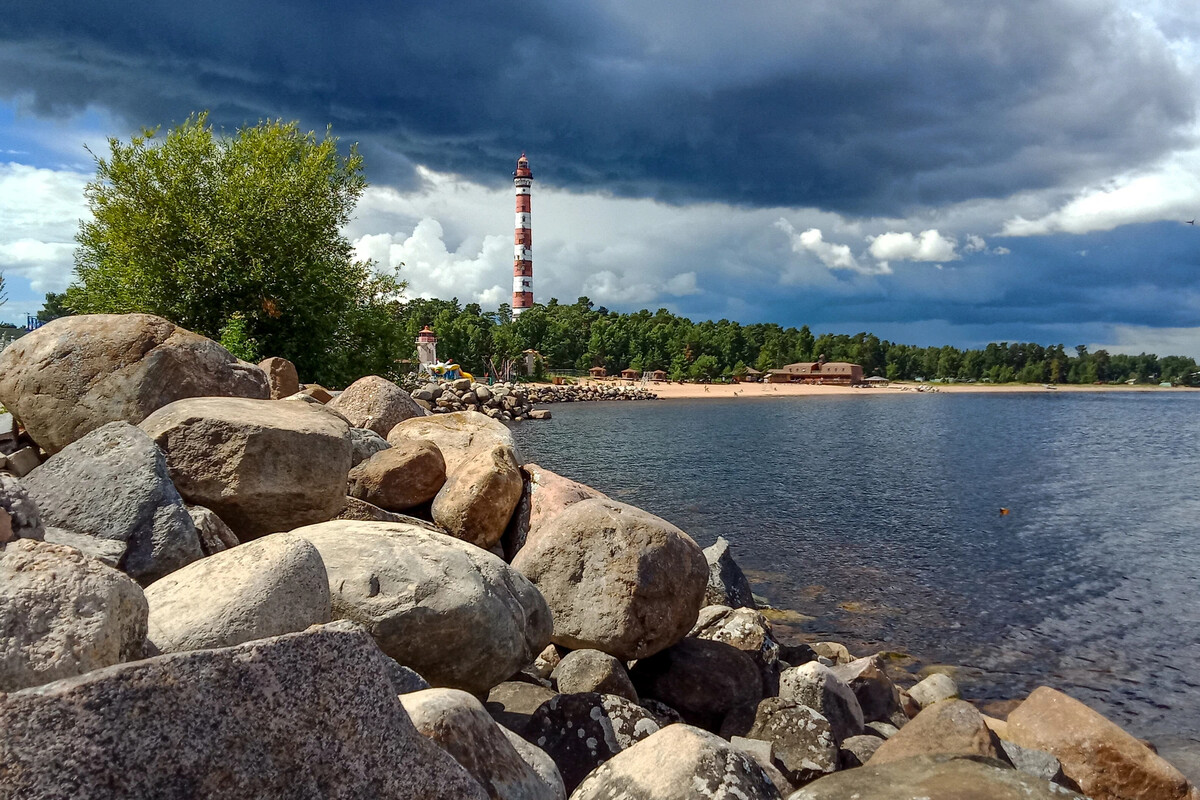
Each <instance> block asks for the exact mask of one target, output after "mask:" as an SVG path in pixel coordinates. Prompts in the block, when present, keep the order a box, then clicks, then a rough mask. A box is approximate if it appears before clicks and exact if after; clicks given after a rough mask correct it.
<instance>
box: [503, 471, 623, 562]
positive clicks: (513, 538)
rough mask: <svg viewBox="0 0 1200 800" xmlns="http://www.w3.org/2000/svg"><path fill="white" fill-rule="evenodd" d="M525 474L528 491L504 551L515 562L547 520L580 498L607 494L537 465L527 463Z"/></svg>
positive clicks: (505, 539) (507, 534)
mask: <svg viewBox="0 0 1200 800" xmlns="http://www.w3.org/2000/svg"><path fill="white" fill-rule="evenodd" d="M521 471H522V472H523V473H524V477H525V490H524V491H523V492H522V494H521V499H520V502H518V504H517V508H516V510H515V511H514V512H513V515H512V519H511V520H510V521H509V524H508V530H506V531H505V532H504V552H505V555H506V556H507V557H508V559H509V560H510V561H511V560H512V559H513V557H514V556H516V554H517V552H518V551H519V550H520V549H521V548H522V547H524V546H525V542H526V541H528V539H529V537H531V536H534V535H536V534H537V532H538V530H539V529H541V527H542V526H543V525H544V524H545V522H546V520H548V519H550V518H551V517H553V516H554V515H555V514H557V513H558V512H560V511H562V510H563V509H565V508H568V507H569V506H572V505H574V504H575V503H578V502H579V501H580V500H589V499H591V498H594V497H605V495H604V494H602V493H601V492H599V491H597V490H596V489H593V488H592V487H590V486H585V485H584V484H582V483H578V482H576V481H573V480H571V479H570V478H564V477H563V476H562V475H559V474H557V473H555V472H551V471H550V470H548V469H545V468H544V467H540V466H538V465H537V464H526V465H525V466H524V467H522V468H521Z"/></svg>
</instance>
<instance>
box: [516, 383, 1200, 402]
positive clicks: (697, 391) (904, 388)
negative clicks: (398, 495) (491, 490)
mask: <svg viewBox="0 0 1200 800" xmlns="http://www.w3.org/2000/svg"><path fill="white" fill-rule="evenodd" d="M548 385H549V384H540V383H539V384H530V386H538V387H540V386H548ZM575 385H576V386H581V387H582V386H590V387H601V388H602V387H614V386H626V387H639V388H645V389H647V390H649V391H651V392H654V393H655V394H657V395H658V397H659V399H660V400H708V399H714V400H715V399H726V400H732V399H735V398H736V399H742V398H756V397H758V398H761V397H832V396H843V395H854V396H858V397H875V396H879V395H888V394H892V395H914V394H996V393H1006V394H1014V393H1015V394H1054V393H1060V392H1061V393H1080V392H1100V393H1126V394H1127V393H1130V392H1135V393H1149V392H1164V393H1165V392H1171V393H1179V394H1184V393H1189V392H1197V391H1200V390H1198V389H1194V388H1191V387H1185V386H1171V387H1166V386H1148V385H1141V386H1128V385H1125V384H1119V385H1108V384H1105V385H1102V386H1096V385H1094V384H1093V385H1083V384H1060V385H1059V386H1058V388H1056V389H1048V388H1046V386H1045V385H1044V384H1034V383H1012V384H979V383H916V382H912V381H898V382H896V383H893V384H891V385H889V386H882V387H878V388H876V387H861V388H860V387H853V386H814V385H809V384H800V383H731V384H717V383H713V384H699V383H685V384H682V385H681V384H678V383H669V382H666V381H658V382H656V381H647V382H644V383H643V382H642V381H622V380H593V379H585V380H581V381H578V382H577V383H576V384H575ZM934 390H936V391H934Z"/></svg>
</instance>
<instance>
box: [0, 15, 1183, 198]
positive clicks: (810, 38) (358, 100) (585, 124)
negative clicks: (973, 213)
mask: <svg viewBox="0 0 1200 800" xmlns="http://www.w3.org/2000/svg"><path fill="white" fill-rule="evenodd" d="M0 5H6V6H8V10H7V11H6V12H5V14H4V16H5V24H4V25H3V26H0V92H4V93H6V94H7V95H8V96H10V97H23V98H29V99H30V102H32V104H33V106H34V108H36V109H37V110H38V111H39V112H40V113H45V114H55V113H64V112H67V111H71V110H76V109H79V108H82V107H85V106H87V105H89V104H94V105H98V106H101V107H107V108H111V109H113V110H115V111H116V112H117V113H119V114H121V115H122V116H124V117H125V118H126V119H128V120H129V121H130V122H131V123H133V124H138V125H140V124H151V125H153V124H160V123H166V124H170V123H171V122H177V121H179V120H181V119H183V118H184V117H186V116H187V114H188V113H190V112H192V111H194V110H199V109H204V108H209V109H212V110H213V112H214V114H213V116H214V120H215V121H217V122H219V123H222V124H226V125H236V124H240V123H242V122H245V121H254V120H257V119H258V118H260V117H264V116H284V117H289V118H290V117H297V118H300V119H301V120H302V121H303V122H304V124H306V125H310V126H314V127H323V126H324V125H325V124H326V123H332V124H333V126H334V130H335V133H337V134H339V135H341V136H343V138H349V139H359V140H361V141H362V143H363V146H364V149H365V151H366V155H367V156H368V158H369V159H370V161H369V169H370V171H371V173H372V177H373V178H374V179H375V180H376V181H392V182H399V181H400V179H401V178H402V177H403V176H404V175H405V174H407V173H408V172H409V171H410V170H411V165H412V164H413V163H423V164H427V165H429V166H431V167H433V168H435V169H438V170H447V171H455V172H458V173H461V174H463V175H466V176H469V177H472V178H475V179H479V180H483V181H485V182H491V183H494V182H496V181H498V180H502V179H503V172H500V170H502V169H507V167H508V162H510V161H511V160H512V158H513V156H514V155H515V154H516V153H517V152H519V151H520V150H522V149H525V150H528V151H530V152H531V154H535V155H536V159H535V170H536V171H538V172H539V173H540V174H543V175H545V176H546V177H547V178H548V179H549V180H550V181H552V182H553V183H555V184H557V185H562V186H567V187H571V188H577V189H592V188H607V189H610V190H612V191H614V192H616V193H618V194H628V195H650V196H655V197H658V198H662V199H666V200H671V201H677V202H686V201H691V200H697V199H703V200H728V201H732V202H737V203H744V204H749V205H773V204H780V205H792V206H799V205H812V206H819V207H822V208H828V209H835V210H841V211H848V212H855V213H868V214H889V215H897V214H903V213H905V212H906V211H908V210H911V209H912V208H914V207H917V206H923V205H938V204H942V203H946V202H951V201H955V200H960V199H964V198H970V197H981V196H1005V195H1008V194H1011V193H1013V192H1015V191H1019V190H1023V189H1031V188H1043V187H1049V186H1056V185H1060V184H1062V183H1063V182H1070V181H1079V180H1087V179H1094V178H1097V177H1107V176H1109V175H1111V174H1112V171H1113V168H1114V164H1116V165H1118V166H1119V167H1120V168H1129V167H1133V166H1136V165H1138V164H1142V163H1145V162H1147V161H1149V160H1151V159H1153V158H1155V157H1156V156H1158V155H1160V154H1162V153H1163V152H1165V151H1166V150H1167V149H1169V148H1170V147H1171V146H1173V145H1174V144H1177V143H1178V139H1177V137H1178V135H1179V131H1180V130H1181V127H1182V126H1184V125H1185V124H1186V123H1188V122H1189V121H1190V120H1191V118H1192V114H1193V112H1194V108H1193V95H1192V90H1191V87H1190V86H1189V85H1187V82H1186V79H1185V77H1184V76H1183V75H1181V74H1180V73H1179V71H1178V70H1177V69H1176V67H1175V66H1174V64H1173V63H1172V62H1171V61H1170V60H1169V58H1168V57H1167V56H1166V55H1165V48H1163V47H1162V46H1161V43H1156V42H1154V41H1151V40H1150V39H1149V38H1148V37H1152V34H1149V33H1146V32H1145V31H1144V30H1143V29H1142V28H1140V27H1139V26H1138V25H1136V24H1133V23H1132V22H1131V20H1130V19H1129V18H1127V17H1125V16H1122V14H1121V12H1119V10H1117V9H1115V8H1113V7H1110V6H1108V5H1106V4H1103V3H1092V4H1086V7H1084V6H1085V4H1079V3H1067V2H1061V3H1056V2H1033V1H1032V0H1029V1H1028V2H1025V1H1023V0H1014V1H1013V2H1008V3H1003V4H992V5H989V6H977V5H974V4H964V3H952V2H946V3H937V2H907V3H897V2H894V0H871V1H868V0H861V1H860V2H836V3H835V2H811V3H793V4H768V5H762V6H756V8H755V11H754V12H753V14H752V15H749V14H747V15H745V16H743V15H741V14H739V12H738V10H737V6H735V5H732V4H728V3H723V4H717V3H693V4H686V5H680V4H675V3H670V4H668V3H661V2H651V1H649V0H644V1H643V2H639V3H620V2H608V3H602V2H596V3H592V4H566V3H559V2H526V3H521V4H515V5H502V4H498V3H495V2H461V1H460V2H447V3H420V4H401V3H383V2H373V3H366V2H343V3H338V4H333V3H328V2H324V0H300V1H299V2H292V3H287V4H280V3H266V2H262V0H238V2H231V1H230V0H214V1H213V2H207V3H204V4H183V3H176V4H170V5H168V4H161V3H158V2H149V0H142V2H124V3H121V4H119V5H116V4H97V3H94V2H87V1H86V0H59V1H58V2H53V3H49V2H44V3H25V4H22V5H20V7H19V8H15V7H14V6H15V4H14V3H8V2H5V3H0ZM102 5H103V6H105V7H104V8H101V6H102Z"/></svg>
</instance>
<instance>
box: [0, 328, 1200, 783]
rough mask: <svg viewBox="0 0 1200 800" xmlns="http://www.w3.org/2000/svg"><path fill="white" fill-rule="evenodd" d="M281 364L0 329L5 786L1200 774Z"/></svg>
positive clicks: (176, 345) (505, 441)
mask: <svg viewBox="0 0 1200 800" xmlns="http://www.w3.org/2000/svg"><path fill="white" fill-rule="evenodd" d="M289 366H290V365H283V364H278V363H274V364H269V365H267V366H266V367H263V368H259V367H255V366H254V365H250V364H244V363H242V362H238V361H237V360H236V359H234V358H233V357H232V356H230V355H229V354H228V353H227V352H225V351H224V350H222V349H221V348H220V347H219V346H218V345H216V344H215V343H212V342H209V341H208V340H204V339H202V337H196V336H194V335H192V334H189V333H187V332H186V331H180V330H179V329H177V328H174V326H171V325H170V323H166V322H165V321H163V320H160V319H158V318H155V317H148V316H130V317H73V318H66V319H63V320H57V321H55V322H51V323H49V324H48V325H46V326H45V327H43V328H41V329H39V330H38V331H35V332H33V333H31V334H29V335H28V336H26V337H24V338H22V339H20V340H19V341H18V342H17V343H16V344H15V345H13V346H11V347H9V348H8V349H7V350H5V351H4V353H3V354H0V376H2V377H0V401H2V402H3V403H4V404H5V405H6V407H8V408H9V409H10V410H12V412H13V414H14V415H15V417H16V418H17V419H18V420H19V421H20V422H21V423H22V424H23V425H24V427H25V430H26V432H27V434H28V436H30V437H31V438H32V439H33V441H35V442H37V444H38V445H40V447H41V449H42V450H43V451H44V452H45V453H46V454H47V455H48V458H47V459H46V461H45V463H43V464H41V465H40V466H38V467H36V468H35V469H33V470H32V471H31V472H30V473H29V474H28V475H27V476H25V477H24V478H22V479H20V480H18V479H16V478H13V477H7V476H0V631H3V632H4V636H3V638H2V639H0V731H3V734H2V735H0V800H6V799H7V798H24V797H38V798H59V797H63V798H65V797H72V798H118V797H161V798H194V797H217V796H220V797H233V796H236V797H264V798H283V797H287V798H293V797H299V798H310V797H311V798H318V797H320V798H352V797H378V798H412V799H413V800H415V799H416V798H428V799H431V800H437V799H438V798H473V799H477V800H483V798H491V799H492V800H566V798H567V797H568V795H569V796H570V797H571V798H572V800H601V798H604V799H605V800H609V799H611V798H628V800H684V799H685V798H696V797H711V798H732V797H737V798H743V799H744V800H781V798H784V797H788V798H790V800H818V799H822V800H823V799H824V798H829V800H833V799H834V798H851V797H854V798H860V799H861V800H875V799H876V798H878V799H879V800H883V798H915V797H925V798H931V800H948V799H949V798H961V797H972V798H980V799H981V800H1009V798H1017V797H1020V798H1033V800H1038V799H1039V798H1045V799H1046V800H1049V798H1067V797H1082V796H1083V795H1087V796H1088V797H1091V798H1095V799H1096V800H1107V798H1146V800H1150V799H1151V798H1156V799H1157V798H1180V799H1181V800H1183V799H1185V798H1186V799H1188V800H1197V799H1198V798H1200V792H1198V791H1197V789H1196V788H1195V787H1194V786H1192V785H1191V784H1190V783H1189V782H1188V781H1187V780H1186V779H1185V778H1184V776H1183V775H1181V774H1180V773H1179V772H1178V771H1176V770H1175V769H1174V768H1173V767H1172V766H1171V765H1170V764H1168V763H1167V762H1166V761H1164V760H1163V759H1161V758H1159V757H1158V756H1157V755H1155V754H1154V753H1153V752H1152V751H1151V750H1150V749H1149V748H1148V747H1147V746H1146V745H1145V744H1143V743H1142V742H1140V741H1138V740H1137V739H1135V738H1133V737H1132V736H1130V735H1129V734H1127V733H1126V732H1124V731H1122V730H1121V729H1120V728H1118V727H1117V726H1116V725H1114V724H1113V723H1111V722H1109V721H1108V720H1106V719H1105V718H1104V717H1102V716H1101V715H1100V714H1098V713H1096V712H1095V711H1093V710H1092V709H1090V708H1088V707H1087V706H1085V705H1083V704H1082V703H1079V702H1078V701H1076V700H1073V699H1071V698H1070V697H1068V696H1067V695H1065V694H1062V693H1061V692H1058V691H1056V690H1054V689H1051V688H1048V687H1043V688H1040V689H1038V690H1037V691H1035V692H1033V693H1032V694H1031V695H1030V696H1029V697H1028V698H1027V699H1025V700H1024V701H1023V702H1022V703H1021V704H1020V705H1019V706H1018V707H1017V708H1016V710H1014V711H1013V712H1012V713H1011V714H1010V715H1009V716H1008V719H1007V720H1000V719H994V718H990V717H987V716H985V715H983V714H981V713H980V712H979V711H977V710H976V709H975V707H974V706H972V705H971V704H969V703H967V702H964V701H963V700H961V699H959V698H958V689H957V687H956V686H955V685H954V682H953V681H952V680H951V679H950V678H948V677H947V676H945V675H932V676H930V677H928V678H926V679H925V680H923V681H921V682H919V683H916V682H915V681H911V682H904V681H902V683H903V685H900V684H897V683H895V682H893V678H892V677H891V676H889V674H888V672H887V671H886V670H885V669H884V661H883V660H882V658H880V657H878V656H872V655H866V656H864V657H857V658H856V657H854V656H852V655H851V654H850V653H849V651H848V650H847V649H846V648H845V647H844V646H842V645H840V644H836V643H832V642H816V643H810V644H799V643H787V642H781V641H779V640H778V639H777V638H776V635H775V633H774V631H773V630H772V628H771V625H770V623H769V621H768V620H767V619H766V617H764V615H763V614H762V613H761V612H760V611H759V610H758V609H756V608H755V607H754V602H755V601H754V599H753V595H752V594H751V592H750V586H749V583H748V582H747V581H746V579H745V576H744V575H743V574H742V572H741V571H740V570H739V569H738V568H737V564H736V563H735V562H734V560H733V558H732V556H731V554H730V548H729V545H728V542H725V541H724V540H719V541H718V543H717V544H716V545H714V546H712V547H710V548H708V549H707V550H701V548H700V547H699V546H698V545H697V544H696V543H695V542H694V541H693V540H692V539H691V538H690V537H689V536H688V535H687V534H686V533H684V532H683V531H681V530H679V529H678V528H676V527H675V526H673V525H671V524H670V523H669V522H667V521H666V520H664V519H661V518H660V517H657V516H655V515H653V514H650V513H648V512H646V511H644V510H642V509H638V508H635V507H633V506H629V505H626V504H624V503H620V502H616V501H614V500H612V499H610V498H608V497H606V496H605V495H604V494H602V493H601V492H599V491H597V490H596V489H593V488H591V487H589V486H585V485H583V484H580V483H577V482H575V481H571V480H569V479H568V478H565V477H563V476H560V475H556V474H555V473H553V472H551V471H549V470H546V469H543V468H541V467H539V466H537V465H536V464H525V463H522V459H521V456H520V453H519V451H518V450H517V447H516V445H515V443H514V441H513V439H512V435H511V432H510V431H509V430H508V429H507V428H506V427H505V426H504V425H502V424H500V422H498V421H497V420H495V419H492V418H489V416H487V415H485V414H480V413H476V412H475V411H466V410H464V411H458V412H451V413H443V414H438V415H428V414H426V413H425V409H423V408H422V407H421V406H420V401H419V400H418V401H414V399H413V398H411V397H409V395H408V393H407V392H405V391H404V390H403V389H400V388H399V387H397V386H395V385H394V384H391V383H389V382H388V381H386V380H383V379H382V378H378V377H370V378H364V379H362V380H361V381H358V382H356V383H355V384H353V385H351V386H350V387H349V388H347V389H346V391H345V392H343V393H341V394H339V395H338V396H336V397H333V398H331V397H330V396H329V395H328V393H324V392H317V391H315V390H313V389H312V387H309V390H306V391H302V392H299V393H295V392H294V391H289V390H294V389H295V388H296V385H297V384H296V382H295V377H294V370H290V371H289V369H288V367H289ZM268 367H269V368H268ZM164 376H166V377H168V378H169V379H170V380H169V381H167V382H166V383H164V382H163V381H162V379H163V377H164ZM456 392H457V390H456ZM271 397H274V398H276V399H269V398H271ZM476 399H477V400H478V399H479V398H478V395H477V396H476ZM323 401H324V402H323ZM909 683H913V684H915V685H909ZM905 686H908V688H907V689H906V688H904V687H905Z"/></svg>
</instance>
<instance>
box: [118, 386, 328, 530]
mask: <svg viewBox="0 0 1200 800" xmlns="http://www.w3.org/2000/svg"><path fill="white" fill-rule="evenodd" d="M141 427H142V430H144V431H146V432H147V433H148V434H150V436H151V437H153V439H154V440H155V441H156V442H157V443H158V446H159V447H161V448H162V450H163V452H165V453H166V455H167V466H168V468H169V469H170V473H171V479H172V480H173V481H174V482H175V485H176V486H177V487H178V488H179V493H180V494H182V495H183V496H184V498H186V499H187V501H188V502H189V503H194V504H196V505H202V506H204V507H205V508H211V509H212V510H213V511H214V512H216V514H217V516H219V517H220V518H221V519H222V520H224V521H225V522H226V524H228V525H229V527H230V528H232V529H233V532H234V533H235V534H237V537H238V539H240V540H242V541H245V540H248V539H254V538H257V537H259V536H265V535H266V534H268V533H277V532H279V531H287V530H290V529H292V528H295V527H298V526H300V525H307V524H310V523H315V522H323V521H325V520H328V519H332V518H333V517H334V516H336V515H337V513H338V512H339V511H341V509H342V506H343V505H344V504H345V500H344V498H345V496H346V475H347V473H348V472H349V471H350V451H351V448H350V432H349V429H348V428H347V427H346V425H345V423H343V422H342V421H341V420H339V419H337V418H336V417H334V416H333V415H331V414H327V413H325V412H324V411H322V410H320V409H318V408H313V407H311V406H309V405H307V404H305V403H276V402H272V401H270V400H245V399H241V398H219V397H199V398H193V399H190V400H180V401H178V402H175V403H172V404H171V405H169V406H166V407H165V408H161V409H159V410H158V411H156V412H154V413H153V414H151V415H150V416H149V417H147V418H146V419H145V420H144V421H143V422H142V425H141Z"/></svg>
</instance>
